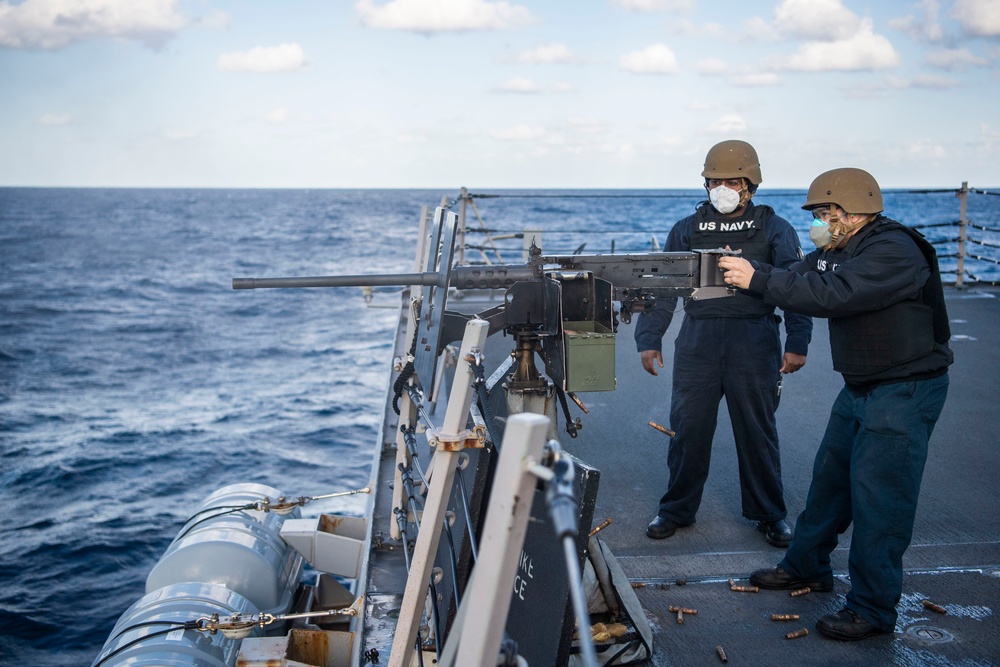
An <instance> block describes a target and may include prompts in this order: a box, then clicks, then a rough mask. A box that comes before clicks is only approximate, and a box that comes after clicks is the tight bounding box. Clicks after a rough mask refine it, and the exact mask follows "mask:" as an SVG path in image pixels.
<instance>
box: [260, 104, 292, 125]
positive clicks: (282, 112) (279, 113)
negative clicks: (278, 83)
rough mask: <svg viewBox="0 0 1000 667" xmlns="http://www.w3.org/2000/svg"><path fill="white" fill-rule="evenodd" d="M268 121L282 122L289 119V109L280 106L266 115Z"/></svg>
mask: <svg viewBox="0 0 1000 667" xmlns="http://www.w3.org/2000/svg"><path fill="white" fill-rule="evenodd" d="M265 118H266V120H267V122H268V123H275V124H280V123H284V122H287V121H288V109H283V108H281V107H278V108H277V109H274V110H273V111H271V112H270V113H269V114H267V116H265Z"/></svg>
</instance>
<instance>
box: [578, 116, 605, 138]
mask: <svg viewBox="0 0 1000 667" xmlns="http://www.w3.org/2000/svg"><path fill="white" fill-rule="evenodd" d="M569 124H570V127H572V128H574V129H576V130H578V131H580V132H583V133H584V134H598V133H603V132H605V131H606V128H605V126H604V124H603V123H601V121H599V120H598V119H597V118H593V117H574V118H570V119H569Z"/></svg>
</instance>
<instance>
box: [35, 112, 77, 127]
mask: <svg viewBox="0 0 1000 667" xmlns="http://www.w3.org/2000/svg"><path fill="white" fill-rule="evenodd" d="M71 120H73V119H72V118H71V117H70V116H69V114H63V113H47V114H45V115H43V116H42V117H41V118H39V119H38V122H39V124H41V125H69V123H70V121H71Z"/></svg>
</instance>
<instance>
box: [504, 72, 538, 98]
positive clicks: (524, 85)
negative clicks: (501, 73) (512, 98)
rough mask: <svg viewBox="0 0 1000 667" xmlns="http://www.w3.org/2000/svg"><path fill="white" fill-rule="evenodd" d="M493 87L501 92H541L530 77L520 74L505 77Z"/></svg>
mask: <svg viewBox="0 0 1000 667" xmlns="http://www.w3.org/2000/svg"><path fill="white" fill-rule="evenodd" d="M493 89H494V90H496V91H499V92H501V93H524V94H528V95H533V94H535V93H540V92H542V89H541V88H540V87H539V86H538V84H536V83H535V82H534V81H532V80H531V79H525V78H524V77H521V76H515V77H513V78H510V79H507V80H506V81H504V82H503V83H501V84H500V85H498V86H494V88H493Z"/></svg>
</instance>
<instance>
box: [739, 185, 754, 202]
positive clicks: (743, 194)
mask: <svg viewBox="0 0 1000 667" xmlns="http://www.w3.org/2000/svg"><path fill="white" fill-rule="evenodd" d="M751 197H753V195H752V194H751V193H750V188H749V187H747V184H746V181H744V182H743V189H742V190H740V205H739V207H737V208H740V207H743V206H746V205H747V204H749V203H750V198H751Z"/></svg>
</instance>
